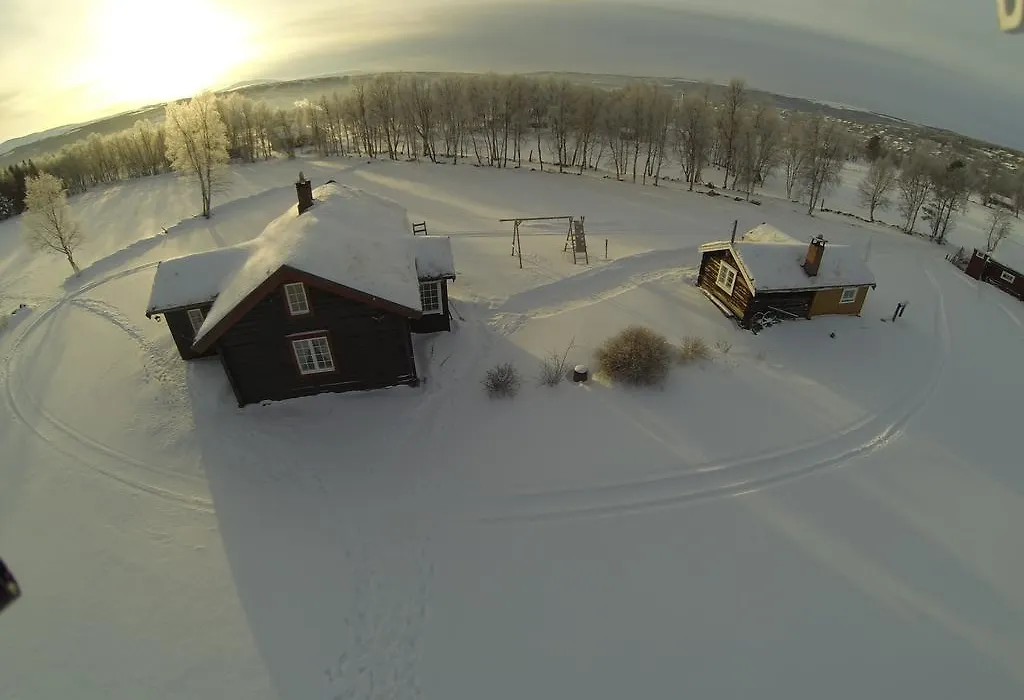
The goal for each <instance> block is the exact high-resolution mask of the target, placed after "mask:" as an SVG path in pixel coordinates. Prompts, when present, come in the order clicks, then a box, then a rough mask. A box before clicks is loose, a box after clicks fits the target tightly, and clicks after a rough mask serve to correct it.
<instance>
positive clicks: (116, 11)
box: [75, 0, 255, 105]
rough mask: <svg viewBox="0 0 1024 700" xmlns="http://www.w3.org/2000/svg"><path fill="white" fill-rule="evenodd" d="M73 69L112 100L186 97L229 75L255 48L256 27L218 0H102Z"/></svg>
mask: <svg viewBox="0 0 1024 700" xmlns="http://www.w3.org/2000/svg"><path fill="white" fill-rule="evenodd" d="M101 3H102V4H101V6H100V8H99V10H98V11H97V13H96V14H95V15H94V16H93V20H92V22H91V24H92V26H91V27H90V29H91V31H90V32H89V33H88V35H87V36H89V37H90V41H89V45H88V46H87V47H86V48H85V55H84V56H83V57H82V61H81V62H80V63H79V68H78V70H76V71H75V74H76V78H77V79H76V80H75V82H77V83H78V84H79V85H82V86H83V87H84V88H86V91H87V94H89V95H90V99H95V100H96V101H97V102H102V103H107V104H110V105H128V104H140V105H141V104H148V103H150V102H158V101H162V100H167V99H173V98H177V97H186V96H189V95H192V94H194V93H196V92H199V91H200V90H202V89H204V88H207V87H213V86H216V85H217V84H219V83H221V82H223V81H225V80H229V79H230V78H231V77H232V74H233V72H234V71H236V70H237V69H238V68H240V67H241V66H243V65H245V64H246V63H247V62H248V61H250V60H251V59H252V58H253V57H254V55H255V50H254V48H253V46H252V44H251V43H250V36H251V30H250V27H249V26H248V24H247V23H246V22H245V21H244V20H242V19H241V18H239V17H236V16H234V15H232V14H231V13H230V12H228V11H225V10H224V9H223V8H222V7H219V6H218V5H217V2H216V0H175V1H174V2H154V1H152V0H141V1H140V0H101Z"/></svg>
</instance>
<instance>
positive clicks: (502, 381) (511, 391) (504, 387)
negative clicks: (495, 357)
mask: <svg viewBox="0 0 1024 700" xmlns="http://www.w3.org/2000/svg"><path fill="white" fill-rule="evenodd" d="M483 385H484V390H485V391H486V392H487V395H488V396H490V397H491V398H492V399H493V398H501V397H509V398H511V397H513V396H515V395H516V394H518V393H519V387H520V386H521V385H522V380H521V379H520V378H519V370H517V369H516V366H515V365H513V364H512V363H511V362H506V363H504V364H501V365H497V366H495V367H492V368H491V369H489V370H487V374H486V376H485V377H484V381H483Z"/></svg>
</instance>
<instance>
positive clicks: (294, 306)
mask: <svg viewBox="0 0 1024 700" xmlns="http://www.w3.org/2000/svg"><path fill="white" fill-rule="evenodd" d="M284 298H285V299H286V300H287V301H288V313H289V314H291V315H292V316H301V315H302V314H308V313H309V298H308V297H307V296H306V285H304V284H303V283H302V282H291V283H289V284H286V285H285V286H284Z"/></svg>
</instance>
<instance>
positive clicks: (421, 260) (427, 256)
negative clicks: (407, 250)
mask: <svg viewBox="0 0 1024 700" xmlns="http://www.w3.org/2000/svg"><path fill="white" fill-rule="evenodd" d="M413 255H414V256H415V258H416V273H417V274H418V275H419V278H420V279H439V278H442V277H452V278H454V277H455V257H454V256H453V255H452V241H451V239H450V238H449V237H448V236H415V237H414V238H413Z"/></svg>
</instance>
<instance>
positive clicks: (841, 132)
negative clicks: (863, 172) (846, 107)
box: [797, 114, 850, 216]
mask: <svg viewBox="0 0 1024 700" xmlns="http://www.w3.org/2000/svg"><path fill="white" fill-rule="evenodd" d="M801 131H802V134H801V142H802V144H803V148H804V160H803V164H802V167H801V169H800V172H799V174H798V178H797V179H798V182H799V184H800V189H801V191H802V192H803V194H804V195H805V196H806V197H807V213H808V215H811V216H813V215H814V208H815V207H816V206H817V205H818V203H819V202H820V201H821V200H822V198H823V197H824V196H825V195H827V194H828V193H829V192H830V191H831V190H832V189H833V188H834V187H836V186H837V185H838V184H839V182H840V181H841V179H842V173H843V165H844V164H845V162H846V158H847V156H848V155H849V152H850V136H849V133H848V132H847V131H846V130H845V129H844V128H843V127H842V126H841V125H840V124H838V123H837V122H835V121H832V120H831V119H826V118H825V117H824V116H822V115H821V114H815V115H813V116H812V117H810V118H809V119H807V121H806V122H804V123H803V128H802V130H801Z"/></svg>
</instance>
